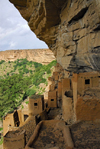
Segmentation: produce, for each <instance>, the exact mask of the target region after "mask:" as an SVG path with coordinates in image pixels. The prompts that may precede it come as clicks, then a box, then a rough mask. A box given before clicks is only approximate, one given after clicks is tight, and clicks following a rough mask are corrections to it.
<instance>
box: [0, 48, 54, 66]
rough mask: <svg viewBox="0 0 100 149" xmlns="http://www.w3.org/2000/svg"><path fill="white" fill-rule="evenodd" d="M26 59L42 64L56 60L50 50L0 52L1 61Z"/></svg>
mask: <svg viewBox="0 0 100 149" xmlns="http://www.w3.org/2000/svg"><path fill="white" fill-rule="evenodd" d="M24 58H27V60H29V61H35V62H38V63H42V64H48V63H50V62H51V61H53V60H55V57H54V55H53V53H52V52H51V50H49V49H33V50H8V51H0V61H1V60H5V61H15V60H17V59H24Z"/></svg>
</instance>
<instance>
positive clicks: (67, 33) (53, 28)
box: [9, 0, 100, 73]
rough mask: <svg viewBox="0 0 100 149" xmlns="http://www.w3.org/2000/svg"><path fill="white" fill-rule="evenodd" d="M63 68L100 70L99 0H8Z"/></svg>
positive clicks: (80, 70)
mask: <svg viewBox="0 0 100 149" xmlns="http://www.w3.org/2000/svg"><path fill="white" fill-rule="evenodd" d="M9 1H10V2H12V3H13V4H14V5H15V6H16V8H17V9H18V10H19V11H20V13H21V15H22V16H23V18H25V19H26V20H27V21H28V24H29V26H30V28H31V30H32V31H33V32H34V33H35V34H36V35H37V37H38V38H40V39H41V40H43V41H45V42H46V43H47V44H48V46H49V48H50V49H51V50H52V51H53V53H54V55H55V56H56V58H57V61H58V63H60V64H61V65H62V66H63V68H64V69H66V70H68V71H74V72H77V73H78V72H86V71H93V70H94V71H99V70H100V63H99V61H100V60H99V59H100V42H99V36H100V13H99V11H100V1H99V0H21V1H20V0H9Z"/></svg>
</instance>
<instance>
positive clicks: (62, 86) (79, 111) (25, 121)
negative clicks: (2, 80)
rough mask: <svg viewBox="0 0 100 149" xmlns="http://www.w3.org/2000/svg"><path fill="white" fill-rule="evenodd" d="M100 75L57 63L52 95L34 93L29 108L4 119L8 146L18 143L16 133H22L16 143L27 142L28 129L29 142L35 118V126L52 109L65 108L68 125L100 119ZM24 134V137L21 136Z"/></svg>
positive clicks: (50, 89) (6, 144)
mask: <svg viewBox="0 0 100 149" xmlns="http://www.w3.org/2000/svg"><path fill="white" fill-rule="evenodd" d="M99 78H100V77H99V73H98V72H86V73H80V74H75V73H73V74H70V73H69V72H67V71H65V70H64V69H63V68H62V67H61V66H60V64H58V63H57V65H56V66H55V70H54V72H53V75H52V77H49V78H48V84H49V91H48V96H47V94H44V96H40V95H34V96H31V97H29V105H28V107H29V110H28V111H25V110H24V112H23V111H22V110H15V111H14V113H11V114H7V115H6V116H5V117H4V118H3V130H4V131H3V133H4V143H3V146H4V149H9V147H8V146H9V145H8V144H10V143H12V142H14V133H15V132H16V133H17V136H18V138H16V139H15V143H18V140H20V141H21V145H22V144H25V143H24V142H25V140H24V139H25V138H24V135H23V134H24V133H25V132H24V129H26V130H25V131H26V132H27V133H26V134H27V139H26V143H27V141H28V140H29V137H30V136H31V133H33V132H32V129H31V130H30V127H31V123H32V125H33V119H34V123H35V125H36V124H37V123H39V122H40V121H41V120H46V119H47V118H48V115H47V113H48V110H49V108H58V107H59V108H62V111H63V113H62V117H63V120H64V121H65V122H67V123H68V124H73V123H74V122H76V121H79V120H90V121H91V120H92V121H98V120H100V95H99V94H100V86H99ZM29 125H30V126H29ZM26 127H27V128H26ZM11 131H12V132H13V135H12V134H11ZM22 132H23V133H22ZM16 133H15V134H16ZM28 133H29V134H30V135H29V136H28ZM19 134H20V135H19ZM20 137H21V139H19V138H20ZM12 139H13V141H12ZM16 141H17V142H16ZM20 141H19V144H20ZM22 142H23V143H22ZM21 145H19V146H20V148H24V147H23V146H22V147H21ZM14 148H15V147H14ZM10 149H11V147H10ZM17 149H18V146H17Z"/></svg>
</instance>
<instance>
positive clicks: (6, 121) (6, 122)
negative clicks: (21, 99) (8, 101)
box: [3, 114, 14, 136]
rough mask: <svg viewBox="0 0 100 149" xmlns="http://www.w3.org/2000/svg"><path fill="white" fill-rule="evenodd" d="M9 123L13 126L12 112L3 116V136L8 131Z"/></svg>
mask: <svg viewBox="0 0 100 149" xmlns="http://www.w3.org/2000/svg"><path fill="white" fill-rule="evenodd" d="M9 125H10V126H13V127H14V118H13V114H7V116H5V117H4V118H3V136H4V135H5V134H6V133H7V132H8V130H9Z"/></svg>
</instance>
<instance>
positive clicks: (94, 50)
mask: <svg viewBox="0 0 100 149" xmlns="http://www.w3.org/2000/svg"><path fill="white" fill-rule="evenodd" d="M91 53H95V54H96V53H99V54H100V46H97V47H94V48H93V49H92V50H91Z"/></svg>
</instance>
